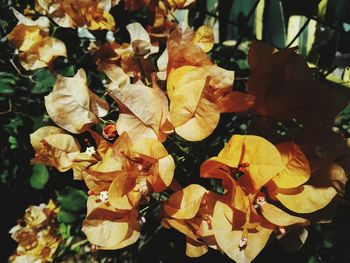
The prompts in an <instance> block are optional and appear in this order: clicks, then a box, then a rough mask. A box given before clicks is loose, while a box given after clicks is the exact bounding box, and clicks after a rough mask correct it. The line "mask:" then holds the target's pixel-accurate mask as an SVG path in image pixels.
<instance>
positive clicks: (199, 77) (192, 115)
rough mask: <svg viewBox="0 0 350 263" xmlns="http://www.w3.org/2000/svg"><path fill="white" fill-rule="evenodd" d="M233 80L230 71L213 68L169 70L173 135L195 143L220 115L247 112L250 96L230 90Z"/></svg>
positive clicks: (252, 99)
mask: <svg viewBox="0 0 350 263" xmlns="http://www.w3.org/2000/svg"><path fill="white" fill-rule="evenodd" d="M233 79H234V72H233V71H228V70H225V69H222V68H219V67H217V66H215V65H212V66H202V67H193V66H183V67H180V68H178V69H175V70H172V71H171V73H170V75H169V77H168V81H167V92H168V96H169V98H170V115H169V119H170V122H171V123H172V125H173V126H174V127H175V132H176V133H177V134H178V135H180V136H181V137H183V138H184V139H186V140H189V141H199V140H202V139H204V138H206V137H208V136H209V135H210V134H211V133H212V132H213V130H214V129H215V128H216V126H217V124H218V122H219V119H220V113H223V112H239V111H244V110H247V109H249V108H250V107H251V105H252V104H253V103H254V97H253V96H251V95H248V94H245V93H242V92H235V91H232V85H233Z"/></svg>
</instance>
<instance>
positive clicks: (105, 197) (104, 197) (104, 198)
mask: <svg viewBox="0 0 350 263" xmlns="http://www.w3.org/2000/svg"><path fill="white" fill-rule="evenodd" d="M100 200H101V201H102V202H103V203H106V202H107V201H108V192H107V191H102V192H100Z"/></svg>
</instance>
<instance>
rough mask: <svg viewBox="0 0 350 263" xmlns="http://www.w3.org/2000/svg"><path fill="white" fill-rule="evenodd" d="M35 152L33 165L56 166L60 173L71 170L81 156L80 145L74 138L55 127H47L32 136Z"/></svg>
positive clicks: (31, 140)
mask: <svg viewBox="0 0 350 263" xmlns="http://www.w3.org/2000/svg"><path fill="white" fill-rule="evenodd" d="M30 142H31V144H32V146H33V148H34V150H35V157H34V158H33V159H32V162H33V163H42V164H45V165H48V166H54V167H55V168H56V169H57V170H59V171H60V172H65V171H67V170H69V169H71V167H72V165H73V159H74V158H75V157H76V156H77V155H78V154H79V152H80V146H79V143H78V142H77V141H76V140H75V139H74V137H73V136H71V135H70V134H67V133H66V132H65V131H64V130H62V129H59V128H57V127H54V126H45V127H42V128H40V129H38V130H37V131H35V132H34V133H32V134H31V135H30Z"/></svg>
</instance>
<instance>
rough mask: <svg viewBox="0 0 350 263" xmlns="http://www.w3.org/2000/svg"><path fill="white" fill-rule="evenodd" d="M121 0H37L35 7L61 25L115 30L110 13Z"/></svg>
mask: <svg viewBox="0 0 350 263" xmlns="http://www.w3.org/2000/svg"><path fill="white" fill-rule="evenodd" d="M118 2H119V1H98V0H94V1H87V0H78V1H73V0H68V1H67V0H64V1H63V0H54V1H52V2H49V3H48V2H47V1H43V0H36V3H35V9H36V10H37V11H38V12H39V13H41V14H44V15H49V16H50V17H51V18H52V19H53V20H54V21H55V22H56V23H57V24H58V25H59V26H61V27H70V28H77V27H87V28H88V29H90V30H113V29H114V27H115V22H114V18H113V16H112V15H111V14H109V13H108V11H109V9H110V8H111V6H113V5H114V4H117V3H118Z"/></svg>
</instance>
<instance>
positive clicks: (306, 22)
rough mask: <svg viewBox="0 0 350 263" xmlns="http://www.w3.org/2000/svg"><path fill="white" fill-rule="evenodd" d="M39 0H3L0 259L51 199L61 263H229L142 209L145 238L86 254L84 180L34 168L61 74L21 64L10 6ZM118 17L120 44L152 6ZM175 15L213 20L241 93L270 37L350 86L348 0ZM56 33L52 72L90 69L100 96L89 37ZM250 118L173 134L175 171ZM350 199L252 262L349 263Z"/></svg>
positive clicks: (203, 1)
mask: <svg viewBox="0 0 350 263" xmlns="http://www.w3.org/2000/svg"><path fill="white" fill-rule="evenodd" d="M33 2H34V1H28V0H26V1H15V0H7V1H5V0H2V1H0V125H1V128H0V138H1V140H0V149H1V150H0V158H1V165H0V167H1V168H0V198H1V200H2V204H3V208H2V212H1V216H0V226H1V229H0V236H1V243H2V244H3V246H2V249H1V257H0V261H1V262H5V261H6V260H7V258H8V256H9V255H10V254H11V253H12V252H13V251H14V249H15V246H16V244H15V242H14V241H12V240H11V238H10V236H9V235H8V230H9V229H10V228H11V227H12V226H13V225H14V224H15V222H16V220H17V219H18V218H20V217H22V215H23V213H24V210H25V208H26V207H28V205H30V204H39V203H41V202H47V201H48V200H49V199H50V198H54V199H55V200H57V202H58V204H59V206H60V208H61V210H60V213H59V215H58V220H59V222H60V228H59V231H60V233H61V234H62V236H63V237H64V245H63V246H64V248H63V249H62V250H60V251H61V253H60V254H59V255H58V258H57V262H62V261H63V258H64V260H67V261H68V260H69V259H68V258H70V260H73V261H72V262H76V261H77V258H79V259H80V260H82V261H83V262H89V261H91V262H93V261H94V260H97V261H99V262H117V260H118V262H207V261H208V262H209V260H210V261H213V260H220V262H231V260H229V259H228V258H227V257H225V256H223V255H221V254H220V253H219V252H216V251H210V252H209V253H208V254H206V255H205V256H203V257H201V258H199V259H193V260H191V259H189V258H186V256H185V255H184V253H183V251H184V245H185V243H184V242H183V236H182V235H181V234H179V233H176V232H175V231H169V230H165V229H163V228H161V227H158V226H159V221H160V219H159V218H158V217H156V216H154V214H155V213H148V211H145V212H144V216H145V218H146V220H147V221H146V225H145V226H144V227H143V236H142V238H141V240H140V241H139V242H138V243H136V244H135V245H132V246H131V247H128V248H127V249H124V250H121V251H114V252H103V253H98V254H92V253H91V252H89V251H88V253H86V248H87V247H86V246H85V245H86V242H85V241H84V236H83V235H82V233H81V231H80V226H81V221H82V219H83V218H84V213H85V210H84V209H85V201H86V194H85V192H86V188H85V186H84V184H83V182H76V181H73V179H72V175H71V174H70V172H67V174H58V172H57V171H56V170H55V169H51V168H46V167H45V166H42V165H34V166H32V165H30V159H31V158H32V156H33V154H34V153H33V150H32V148H31V146H30V142H29V134H30V133H32V132H33V131H34V130H36V129H37V128H39V127H41V126H44V125H47V124H50V120H49V118H48V116H47V115H46V113H45V108H44V103H43V97H44V96H45V95H47V94H48V93H49V92H50V91H51V89H52V86H53V84H54V81H55V77H54V75H53V73H52V72H50V71H49V70H47V69H40V70H37V71H34V72H25V71H24V70H23V69H22V68H20V66H19V63H18V60H17V57H16V53H15V50H14V48H12V47H11V46H10V45H9V43H8V42H7V39H6V35H7V34H8V33H9V32H10V31H11V30H12V28H13V27H14V26H15V25H16V23H17V20H16V19H15V17H14V16H13V13H12V10H11V8H12V7H14V8H16V9H17V10H19V11H21V12H22V11H23V10H24V9H26V8H27V7H33V5H34V3H33ZM111 13H112V15H113V16H114V17H115V19H116V21H117V24H118V27H119V28H121V30H120V31H118V32H117V33H116V35H115V37H116V39H117V40H118V39H123V40H124V41H125V40H126V39H127V38H128V37H127V33H126V31H125V30H124V29H123V28H125V25H127V24H128V23H130V22H133V21H139V22H141V23H142V22H145V21H147V17H146V13H145V12H142V11H140V12H138V13H129V12H126V11H124V8H123V3H121V4H119V5H118V6H116V7H114V8H113V9H112V11H111ZM175 16H176V18H177V19H178V20H179V21H187V22H188V23H189V24H190V25H191V26H193V27H199V26H200V25H202V24H210V25H212V26H213V28H214V31H215V33H216V39H217V42H218V43H217V44H216V45H215V47H214V49H213V50H212V52H211V57H212V59H213V60H214V61H215V63H217V64H218V65H219V66H221V67H224V68H226V69H231V70H235V72H236V81H235V85H236V87H235V88H237V89H240V88H243V87H244V85H245V81H246V78H247V77H248V76H249V74H250V72H249V68H248V64H247V51H248V46H249V43H250V41H251V40H252V39H259V40H263V41H266V42H268V43H271V44H273V45H275V46H277V47H278V48H284V47H290V46H299V51H300V53H301V54H303V55H304V56H305V57H306V58H307V60H308V61H309V63H310V64H312V65H315V66H317V68H318V70H317V72H315V76H316V77H317V78H319V79H321V80H324V81H327V82H332V83H333V84H336V85H342V86H343V87H345V88H350V68H349V65H350V63H349V61H350V2H349V1H348V0H328V1H327V0H321V1H320V0H312V1H311V0H310V1H304V0H284V1H278V0H260V1H259V0H221V1H218V0H197V3H196V5H195V6H194V7H193V8H192V9H190V10H184V11H178V12H177V13H176V14H175ZM51 35H53V36H55V37H57V38H59V39H61V40H62V41H64V42H65V44H66V46H67V48H68V54H69V57H68V58H67V59H64V58H58V59H56V61H55V63H54V67H53V68H54V71H55V72H56V73H59V74H62V75H64V76H73V75H74V73H75V72H76V69H78V68H80V67H83V68H84V69H86V70H87V72H89V74H88V79H89V82H90V85H89V86H90V87H93V88H94V91H95V92H96V93H98V94H100V95H101V94H103V91H104V88H103V83H102V81H101V79H103V78H102V76H101V75H100V73H99V72H98V71H97V70H96V66H95V64H94V62H93V59H92V57H91V55H90V54H89V53H87V52H86V50H85V49H86V48H87V46H88V44H89V39H88V38H89V36H86V35H84V34H77V32H76V31H75V30H72V29H63V28H58V29H57V30H54V31H53V32H51ZM105 36H106V32H105V31H102V32H97V33H95V32H94V37H95V38H96V39H102V40H103V39H105ZM250 118H251V117H250V116H249V115H235V116H232V115H230V116H223V117H222V118H221V120H220V123H219V127H218V128H217V129H216V130H215V132H214V133H213V134H212V135H211V136H210V137H209V138H207V139H206V140H205V141H204V142H199V143H189V142H184V141H182V140H181V139H180V138H178V137H176V136H172V137H170V138H169V140H167V145H166V147H167V149H171V151H169V152H173V153H174V155H173V157H175V158H176V160H177V163H178V165H177V168H176V173H182V174H185V175H187V176H185V177H183V178H182V180H181V181H180V183H181V184H183V185H187V184H189V178H190V177H191V176H192V173H193V171H194V172H196V171H198V170H199V165H200V163H202V162H203V161H204V160H206V159H207V158H208V157H209V156H207V155H206V153H207V154H208V153H210V152H211V153H213V154H214V153H217V152H218V151H219V149H220V148H222V146H223V144H224V142H225V141H226V140H227V138H226V137H229V135H230V134H232V133H234V132H235V133H241V134H242V133H244V132H245V131H246V129H247V127H248V124H249V123H250V121H251V119H250ZM293 125H294V124H293V123H283V124H282V123H276V125H275V127H274V128H275V129H276V130H278V131H279V132H283V131H284V130H286V129H290V128H291V127H293ZM334 129H338V130H340V131H341V132H342V133H343V134H346V135H347V137H349V134H350V104H349V106H348V107H347V109H346V110H345V111H344V112H343V113H342V114H341V117H340V118H338V120H337V125H336V127H334ZM203 149H204V150H203ZM210 155H212V154H210ZM191 178H192V177H191ZM196 180H200V179H196ZM191 182H193V179H192V181H191ZM201 183H203V182H201ZM349 198H350V197H349V194H347V195H346V196H345V202H344V205H343V208H344V209H339V214H338V215H337V216H336V218H335V220H334V222H333V223H331V224H328V225H313V226H311V227H310V228H309V238H308V240H307V242H306V244H305V246H304V247H303V248H302V250H301V251H299V252H298V253H296V254H295V255H293V256H290V255H288V254H287V253H286V252H285V251H284V250H283V249H282V248H281V247H280V246H279V245H278V243H277V242H272V243H271V244H268V247H267V249H265V250H264V251H263V252H262V253H261V254H260V255H259V256H258V257H257V259H256V261H255V262H281V261H282V260H283V261H284V262H309V263H315V262H350V253H349V250H347V249H346V248H349V242H350V213H349V211H350V210H349V206H348V201H349V200H350V199H349ZM151 206H152V200H151ZM154 209H159V207H158V208H157V207H155V208H154ZM150 210H151V209H150ZM152 211H155V210H152ZM4 245H5V246H4ZM74 258H75V259H74Z"/></svg>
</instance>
